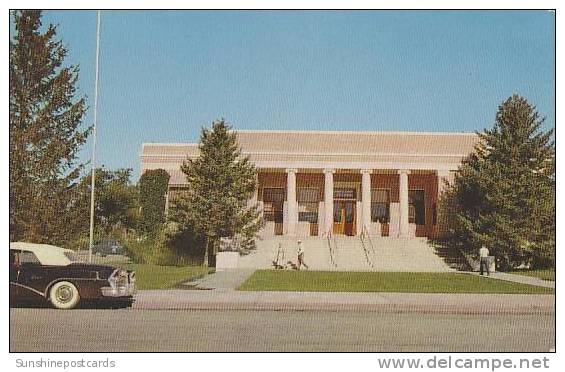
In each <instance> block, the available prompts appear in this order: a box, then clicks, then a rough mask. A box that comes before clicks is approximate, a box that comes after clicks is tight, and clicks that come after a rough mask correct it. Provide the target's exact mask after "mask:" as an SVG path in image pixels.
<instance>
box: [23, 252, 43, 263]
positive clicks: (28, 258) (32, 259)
mask: <svg viewBox="0 0 565 372" xmlns="http://www.w3.org/2000/svg"><path fill="white" fill-rule="evenodd" d="M20 264H22V265H24V264H33V265H39V264H41V262H39V259H38V258H37V256H36V255H35V253H33V252H29V251H22V252H21V253H20Z"/></svg>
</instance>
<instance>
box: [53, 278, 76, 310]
mask: <svg viewBox="0 0 565 372" xmlns="http://www.w3.org/2000/svg"><path fill="white" fill-rule="evenodd" d="M49 300H50V301H51V303H52V304H53V306H54V307H56V308H57V309H63V310H68V309H73V308H75V307H76V306H77V305H78V303H79V301H80V295H79V293H78V289H77V287H76V286H75V285H74V284H73V283H71V282H65V281H63V282H57V283H55V284H53V286H52V287H51V290H50V291H49Z"/></svg>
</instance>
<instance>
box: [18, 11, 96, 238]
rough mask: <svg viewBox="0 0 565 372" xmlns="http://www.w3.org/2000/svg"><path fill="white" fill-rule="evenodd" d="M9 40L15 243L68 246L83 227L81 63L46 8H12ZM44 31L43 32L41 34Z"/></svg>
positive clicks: (82, 102) (83, 107)
mask: <svg viewBox="0 0 565 372" xmlns="http://www.w3.org/2000/svg"><path fill="white" fill-rule="evenodd" d="M13 22H14V26H15V27H14V29H15V33H14V35H13V37H11V38H10V49H9V50H10V51H9V55H10V103H9V107H10V108H9V110H10V240H28V241H33V242H38V243H39V242H49V243H52V244H65V243H66V242H68V241H69V240H70V239H71V238H72V236H74V235H75V234H76V233H77V231H78V229H80V220H81V219H84V218H88V217H87V216H78V215H77V213H78V211H77V208H76V206H75V204H76V203H75V201H76V196H77V195H76V193H77V192H78V191H77V189H78V182H77V181H78V177H79V174H80V170H81V167H82V165H80V164H78V165H77V164H76V157H77V151H78V150H79V148H80V146H81V145H82V144H83V143H84V142H85V141H86V137H87V135H88V133H89V129H86V130H84V131H80V130H78V128H79V125H80V123H81V120H82V118H83V116H84V113H85V99H84V97H78V98H77V97H76V95H77V94H76V83H77V79H78V68H77V67H76V66H68V67H65V66H63V62H64V59H65V57H66V55H67V49H66V48H65V47H64V46H63V43H62V41H61V40H57V39H56V27H55V26H53V25H51V24H50V25H48V26H47V27H45V28H43V27H42V23H41V12H40V11H37V10H30V11H27V10H22V11H16V12H14V13H13ZM42 29H44V31H42Z"/></svg>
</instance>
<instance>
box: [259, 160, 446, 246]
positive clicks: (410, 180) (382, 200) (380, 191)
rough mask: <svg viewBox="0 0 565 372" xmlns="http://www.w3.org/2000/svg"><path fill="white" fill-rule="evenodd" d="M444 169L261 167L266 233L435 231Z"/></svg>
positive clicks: (416, 233) (411, 234)
mask: <svg viewBox="0 0 565 372" xmlns="http://www.w3.org/2000/svg"><path fill="white" fill-rule="evenodd" d="M445 177H446V173H445V172H439V173H438V171H437V170H414V171H413V172H412V171H410V170H407V169H397V170H391V169H367V168H362V169H335V168H324V169H312V168H288V169H259V173H258V183H259V187H258V191H257V200H258V204H259V207H260V208H261V210H262V211H263V217H264V219H265V221H266V227H265V230H264V232H263V236H265V237H267V236H271V235H289V236H320V237H322V236H326V235H327V234H328V233H330V232H331V233H332V234H334V235H348V236H354V235H360V234H363V233H365V234H369V235H372V236H390V237H399V238H408V237H415V236H434V235H435V234H436V231H437V228H436V226H437V201H438V190H439V186H440V184H442V182H443V180H444V179H445Z"/></svg>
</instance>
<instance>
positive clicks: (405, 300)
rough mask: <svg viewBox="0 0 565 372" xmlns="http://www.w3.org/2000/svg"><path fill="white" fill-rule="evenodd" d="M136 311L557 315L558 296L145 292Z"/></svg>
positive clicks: (138, 302) (220, 291) (136, 305)
mask: <svg viewBox="0 0 565 372" xmlns="http://www.w3.org/2000/svg"><path fill="white" fill-rule="evenodd" d="M133 307H134V308H136V309H161V310H163V309H170V310H173V309H175V310H180V309H182V310H275V311H276V310H295V311H307V310H318V311H375V312H383V313H410V312H416V313H436V314H477V315H478V314H554V313H555V296H554V295H522V294H444V293H348V292H247V291H235V290H229V289H225V290H182V289H181V290H147V291H140V292H139V293H138V295H137V296H136V302H135V304H134V306H133Z"/></svg>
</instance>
